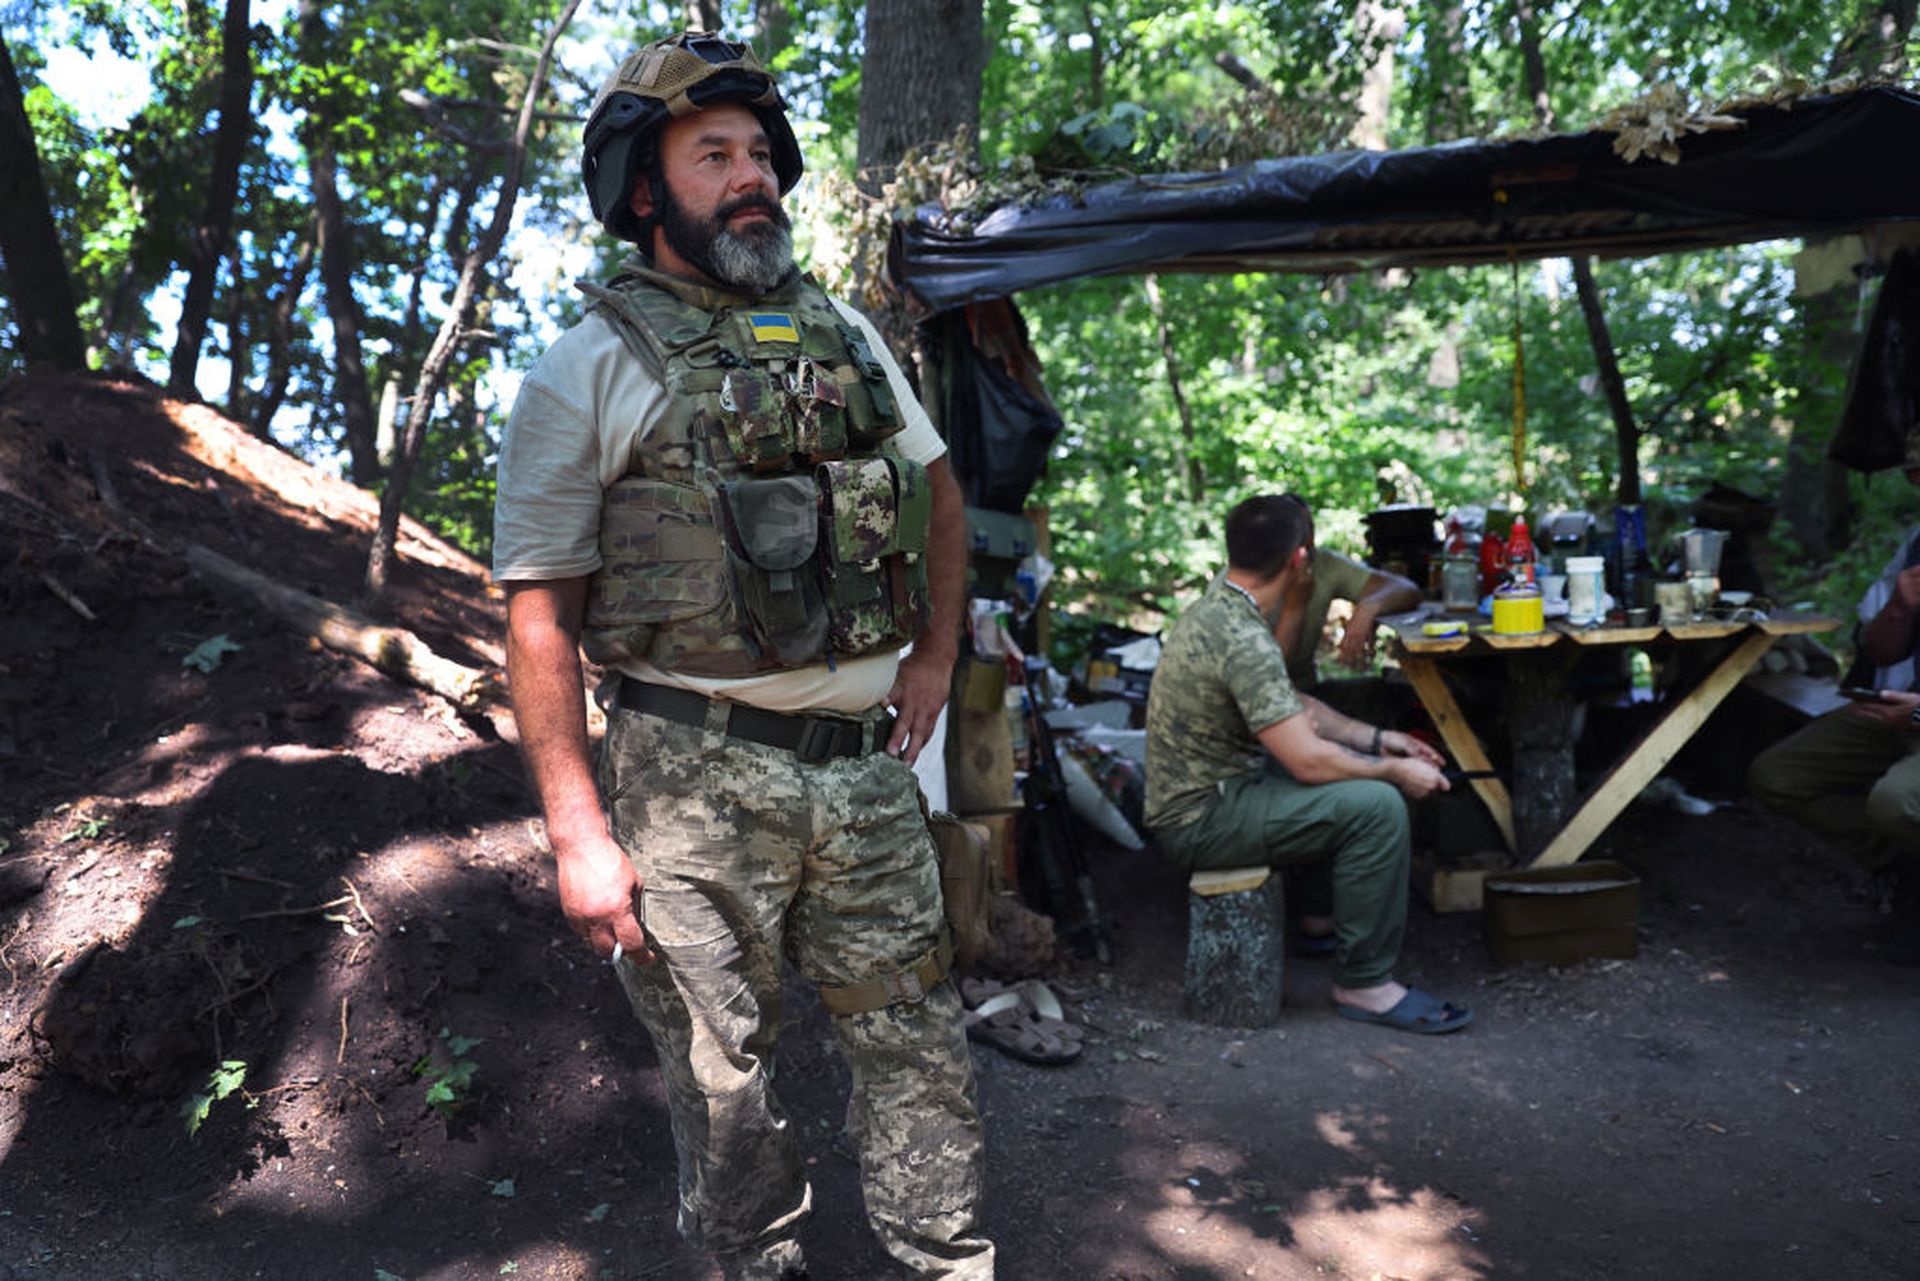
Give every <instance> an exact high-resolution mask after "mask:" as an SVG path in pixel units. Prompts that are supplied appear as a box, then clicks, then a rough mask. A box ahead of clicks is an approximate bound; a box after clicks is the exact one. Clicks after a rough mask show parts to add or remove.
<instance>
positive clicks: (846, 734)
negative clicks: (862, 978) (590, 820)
mask: <svg viewBox="0 0 1920 1281" xmlns="http://www.w3.org/2000/svg"><path fill="white" fill-rule="evenodd" d="M615 702H616V703H617V704H618V705H619V706H620V707H622V708H625V709H626V710H628V711H632V712H640V713H642V714H644V715H647V716H658V717H659V718H660V719H662V720H667V721H672V722H674V723H675V724H678V725H693V726H705V725H706V724H707V723H708V721H707V718H708V715H709V713H710V712H711V711H712V709H713V708H714V707H715V706H716V704H723V703H724V700H719V699H711V698H708V697H707V696H706V695H704V694H696V693H694V692H693V691H692V690H690V689H680V688H678V687H677V686H673V685H656V684H653V683H652V682H650V681H642V680H635V679H634V678H633V677H631V676H627V675H624V674H623V675H622V676H621V677H620V681H619V685H618V687H617V693H616V694H615ZM725 706H726V709H727V710H726V712H725V726H724V730H725V733H726V735H727V737H729V738H737V739H740V740H742V741H744V742H748V743H758V744H760V745H761V746H762V747H776V748H779V749H780V750H782V751H788V752H792V753H793V754H794V755H795V756H796V757H798V758H799V759H800V761H801V762H802V763H803V764H807V765H818V764H821V763H823V762H825V761H830V760H834V759H836V758H839V757H846V756H867V755H870V754H872V753H874V752H880V751H885V750H886V746H887V739H889V738H890V737H892V735H893V717H892V716H891V715H886V714H882V715H881V716H879V717H877V718H871V719H867V720H853V719H849V718H845V717H836V716H809V715H796V714H792V713H788V712H770V711H767V710H766V709H765V708H761V707H749V706H747V705H746V704H745V703H731V704H725ZM936 850H937V851H938V852H940V853H941V855H942V864H943V867H944V865H945V861H946V860H945V849H944V846H940V845H936ZM949 898H951V894H950V893H949ZM951 915H952V911H951V907H950V908H949V911H948V916H949V917H951ZM953 959H954V947H953V940H952V937H951V936H950V934H949V933H948V931H947V930H946V929H944V928H943V929H942V930H941V931H940V940H939V942H938V943H936V944H935V945H934V947H933V950H932V951H930V952H927V953H926V954H925V955H923V956H920V957H918V958H916V959H915V960H913V961H912V962H910V963H909V964H907V965H905V966H903V967H902V968H901V969H899V970H896V971H893V972H891V973H888V974H884V975H881V976H880V977H878V978H873V979H869V980H867V981H866V982H864V983H848V984H840V985H834V984H825V983H823V984H821V985H820V988H819V992H820V1002H821V1004H823V1005H825V1006H826V1007H827V1010H828V1012H829V1013H832V1014H837V1015H852V1014H865V1013H867V1012H869V1011H871V1010H879V1009H884V1008H886V1007H887V1006H889V1005H896V1004H899V1003H901V1002H918V1001H921V1000H923V999H925V997H926V995H927V993H928V992H930V991H932V990H933V988H934V987H935V986H936V985H938V984H939V982H940V981H941V980H942V979H944V978H945V977H946V976H947V972H948V971H949V970H951V969H952V968H953Z"/></svg>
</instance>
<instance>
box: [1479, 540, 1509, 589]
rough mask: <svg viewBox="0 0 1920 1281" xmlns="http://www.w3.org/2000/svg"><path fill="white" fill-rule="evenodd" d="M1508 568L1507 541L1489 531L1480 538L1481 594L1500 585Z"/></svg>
mask: <svg viewBox="0 0 1920 1281" xmlns="http://www.w3.org/2000/svg"><path fill="white" fill-rule="evenodd" d="M1506 568H1507V540H1506V539H1504V538H1502V537H1500V535H1498V534H1496V533H1494V532H1493V531H1492V530H1491V529H1489V530H1488V531H1487V532H1486V533H1485V534H1483V535H1481V538H1480V594H1481V595H1483V596H1484V595H1485V594H1486V593H1488V592H1490V591H1492V590H1493V589H1494V588H1496V587H1498V586H1499V585H1500V579H1501V576H1502V575H1503V574H1504V573H1505V572H1506Z"/></svg>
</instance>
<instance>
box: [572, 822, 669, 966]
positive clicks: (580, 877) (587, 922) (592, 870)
mask: <svg viewBox="0 0 1920 1281" xmlns="http://www.w3.org/2000/svg"><path fill="white" fill-rule="evenodd" d="M554 865H555V868H556V870H557V871H558V873H559V881H560V910H561V912H563V913H564V914H565V915H566V918H567V924H568V925H570V926H572V927H573V932H574V933H575V934H578V935H579V936H580V937H581V938H583V939H585V940H586V942H587V945H588V946H589V947H591V948H592V949H593V950H594V951H595V952H596V953H598V954H599V955H600V956H603V957H608V958H611V957H612V956H613V955H614V948H615V946H616V945H618V947H619V949H620V954H621V955H622V956H625V957H628V958H629V959H631V960H632V961H634V962H635V963H636V964H638V965H651V964H653V950H652V949H651V948H649V947H648V946H647V936H646V935H645V934H644V933H643V932H642V931H641V929H640V915H639V912H640V874H639V873H638V872H636V871H634V870H633V863H632V862H631V860H629V859H628V858H627V853H626V851H625V850H623V849H621V848H620V846H619V845H618V844H617V843H616V842H615V841H614V840H613V838H612V837H610V836H599V837H597V838H591V839H588V840H585V841H582V842H580V843H579V844H576V845H571V846H568V847H566V848H562V847H561V846H560V845H559V844H558V843H556V844H555V845H554Z"/></svg>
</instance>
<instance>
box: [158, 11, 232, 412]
mask: <svg viewBox="0 0 1920 1281" xmlns="http://www.w3.org/2000/svg"><path fill="white" fill-rule="evenodd" d="M252 35H253V28H252V24H251V23H250V22H249V21H248V0H227V8H226V17H225V20H224V21H223V22H222V24H221V31H220V124H219V127H218V128H217V129H216V131H215V132H214V136H213V173H212V176H211V178H210V180H209V182H208V184H207V200H206V204H205V206H204V207H203V208H202V210H201V213H200V218H199V221H198V222H197V223H196V224H195V226H194V229H193V236H192V239H191V240H190V241H189V243H188V247H187V293H186V297H185V298H184V299H182V300H181V303H180V326H179V328H178V330H176V331H175V334H174V342H173V362H172V365H171V367H170V369H169V371H168V375H167V390H168V391H170V392H172V393H173V394H174V395H175V396H183V397H184V396H192V395H194V374H195V371H196V370H198V369H199V366H200V346H201V344H202V343H203V342H205V341H206V337H207V317H208V315H209V314H210V313H211V312H212V310H213V286H214V283H215V279H216V277H218V275H219V274H220V264H221V262H222V261H223V260H224V259H225V258H226V254H227V237H228V235H229V234H231V232H232V230H233V206H234V203H235V202H236V201H237V200H238V199H239V197H240V162H241V161H242V160H244V159H245V158H246V153H247V136H248V134H249V133H250V132H251V130H252V128H253V112H252V110H251V104H252V101H253V48H252Z"/></svg>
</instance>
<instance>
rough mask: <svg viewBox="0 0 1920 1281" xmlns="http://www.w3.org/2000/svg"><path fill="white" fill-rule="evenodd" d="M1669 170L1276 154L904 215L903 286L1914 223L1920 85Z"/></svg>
mask: <svg viewBox="0 0 1920 1281" xmlns="http://www.w3.org/2000/svg"><path fill="white" fill-rule="evenodd" d="M1728 114H1731V115H1734V116H1736V117H1738V118H1740V119H1742V120H1744V121H1745V124H1744V126H1743V127H1740V128H1734V129H1726V130H1714V131H1710V132H1707V133H1701V134H1695V135H1689V136H1687V137H1685V138H1684V139H1682V140H1681V142H1680V152H1681V159H1680V161H1679V163H1677V164H1668V163H1665V162H1663V161H1661V160H1658V159H1653V158H1650V157H1643V158H1641V159H1639V160H1636V161H1634V162H1632V163H1629V162H1627V161H1625V160H1622V159H1621V158H1620V157H1619V156H1617V155H1615V154H1614V151H1613V142H1614V136H1615V135H1613V134H1612V133H1607V132H1598V131H1596V132H1591V133H1580V134H1561V135H1555V136H1551V137H1545V138H1538V139H1520V140H1515V141H1510V142H1493V143H1483V142H1456V143H1447V144H1444V145H1442V146H1437V147H1418V148H1413V149H1410V150H1406V151H1343V152H1334V153H1331V154H1327V155H1319V156H1296V157H1289V158H1287V159H1284V160H1265V161H1259V162H1256V163H1254V164H1250V165H1243V166H1241V167H1239V168H1237V169H1229V170H1224V171H1221V172H1219V173H1207V174H1172V175H1160V176H1155V177H1148V178H1137V179H1132V180H1129V181H1126V182H1116V183H1109V184H1106V185H1103V186H1099V187H1095V188H1093V189H1091V190H1089V191H1087V192H1085V193H1083V194H1082V195H1081V196H1080V197H1078V198H1075V199H1066V198H1061V199H1056V200H1053V201H1050V202H1045V203H1042V204H1039V205H1037V206H1035V207H1032V208H1027V209H1015V208H1005V209H1001V210H998V211H995V212H994V213H992V214H990V215H989V216H988V217H987V218H986V219H984V220H983V221H982V222H981V224H980V225H979V227H978V228H977V229H976V230H975V231H974V232H973V233H972V234H970V235H952V234H948V233H946V232H943V231H940V230H939V229H938V226H939V221H940V220H939V218H938V216H937V214H936V213H935V212H934V211H922V213H921V215H920V216H919V217H917V218H916V219H915V220H914V221H913V222H911V223H909V224H907V225H905V226H904V227H903V228H902V229H901V231H900V233H899V239H898V240H897V242H896V244H895V246H894V262H893V270H894V274H895V276H896V278H897V280H898V281H899V282H900V283H902V284H904V285H905V286H906V288H907V289H908V290H909V292H910V293H911V294H912V295H913V296H914V297H916V298H917V299H918V300H919V301H920V303H922V304H923V305H924V306H925V307H926V308H927V309H928V310H929V311H931V312H943V311H948V310H951V309H953V308H956V307H960V306H964V305H966V304H967V303H972V302H979V301H982V300H985V299H989V298H1004V297H1008V296H1010V295H1012V294H1015V293H1018V292H1019V291H1020V290H1023V289H1032V288H1034V287H1036V286H1039V285H1047V284H1053V283H1056V282H1058V281H1063V280H1070V279H1074V278H1076V277H1081V276H1091V275H1106V274H1111V273H1116V272H1143V271H1306V272H1342V271H1358V270H1371V269H1378V268H1383V267H1435V266H1452V265H1464V264H1475V263H1498V262H1506V261H1508V260H1509V259H1510V258H1514V257H1518V258H1527V259H1532V258H1553V257H1564V256H1569V255H1593V256H1596V257H1607V258H1618V257H1636V256H1645V255H1649V254H1657V253H1668V252H1672V251H1675V250H1685V249H1699V248H1707V247H1711V246H1715V245H1728V244H1739V243H1744V242H1747V241H1754V240H1770V239H1775V238H1779V237H1786V236H1831V235H1839V234H1844V233H1848V232H1854V231H1859V230H1861V229H1862V228H1864V227H1866V226H1869V225H1871V224H1874V223H1879V222H1887V221H1892V220H1899V219H1912V218H1920V96H1916V95H1914V94H1912V93H1909V92H1906V91H1904V90H1900V89H1893V88H1885V87H1875V88H1868V89H1861V90H1856V91H1854V92H1851V93H1846V94H1835V95H1825V96H1817V97H1808V98H1802V99H1800V100H1799V101H1797V102H1794V103H1792V104H1791V105H1788V106H1784V107H1779V106H1763V107H1752V108H1747V109H1744V110H1740V111H1734V112H1730V113H1728Z"/></svg>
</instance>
